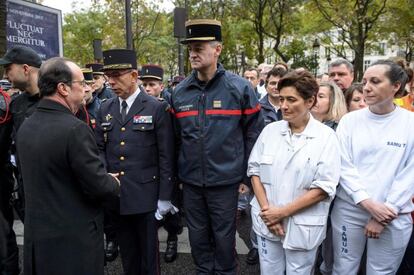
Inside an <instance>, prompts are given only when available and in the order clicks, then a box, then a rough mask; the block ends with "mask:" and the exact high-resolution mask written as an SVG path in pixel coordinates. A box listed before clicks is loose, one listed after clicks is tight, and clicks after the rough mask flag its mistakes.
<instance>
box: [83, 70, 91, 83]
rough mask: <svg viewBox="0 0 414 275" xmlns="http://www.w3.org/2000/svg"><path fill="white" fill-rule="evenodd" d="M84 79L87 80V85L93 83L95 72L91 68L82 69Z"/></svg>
mask: <svg viewBox="0 0 414 275" xmlns="http://www.w3.org/2000/svg"><path fill="white" fill-rule="evenodd" d="M81 71H82V73H83V78H84V79H85V81H86V83H91V82H93V72H92V70H91V69H89V68H82V69H81Z"/></svg>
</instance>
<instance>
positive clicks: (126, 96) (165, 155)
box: [95, 49, 174, 275]
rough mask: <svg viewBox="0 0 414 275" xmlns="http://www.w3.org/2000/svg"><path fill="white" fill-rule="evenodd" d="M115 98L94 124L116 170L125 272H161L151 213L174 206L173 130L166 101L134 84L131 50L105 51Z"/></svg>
mask: <svg viewBox="0 0 414 275" xmlns="http://www.w3.org/2000/svg"><path fill="white" fill-rule="evenodd" d="M103 55H104V67H103V70H104V72H105V75H106V76H107V77H108V82H109V84H110V85H111V87H112V89H113V91H114V92H115V94H116V95H117V97H116V98H112V99H108V100H106V101H105V102H103V103H102V105H101V109H100V110H99V112H98V117H97V125H96V129H95V133H96V139H97V144H98V147H99V149H100V151H101V153H102V157H103V159H104V160H105V162H106V167H107V170H108V172H111V173H112V172H114V173H119V174H120V181H121V194H120V200H119V211H120V217H119V227H118V231H117V239H118V242H119V247H120V251H121V258H122V265H123V268H124V272H125V274H126V275H130V274H159V270H160V269H159V268H160V267H159V255H158V236H157V229H158V228H157V222H156V218H155V216H157V217H158V218H160V219H161V218H162V215H165V214H166V213H168V212H169V211H171V210H172V208H173V207H172V204H171V202H170V198H171V192H172V189H173V168H174V136H173V129H172V122H171V117H170V113H169V105H168V103H166V102H165V101H162V102H161V101H159V100H157V99H155V98H154V97H152V96H150V95H148V94H147V93H146V92H145V91H144V90H143V89H140V87H139V86H138V83H137V81H138V71H137V62H136V54H135V51H133V50H126V49H113V50H108V51H104V52H103Z"/></svg>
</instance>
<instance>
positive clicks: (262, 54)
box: [63, 0, 414, 75]
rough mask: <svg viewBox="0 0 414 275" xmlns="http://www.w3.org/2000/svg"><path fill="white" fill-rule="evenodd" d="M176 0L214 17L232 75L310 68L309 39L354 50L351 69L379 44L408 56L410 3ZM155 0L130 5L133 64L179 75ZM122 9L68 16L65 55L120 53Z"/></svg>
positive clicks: (99, 1)
mask: <svg viewBox="0 0 414 275" xmlns="http://www.w3.org/2000/svg"><path fill="white" fill-rule="evenodd" d="M174 2H175V5H176V6H180V7H184V4H185V2H187V5H188V9H189V13H188V17H189V18H190V19H195V18H214V19H217V20H220V21H221V22H222V34H223V44H224V47H223V52H222V54H221V56H220V60H221V62H222V63H223V64H224V66H225V67H226V68H227V69H230V70H233V71H235V72H241V71H242V67H241V66H242V56H245V64H244V65H246V66H256V65H257V64H258V63H261V62H264V61H265V60H268V59H271V60H276V59H278V60H280V59H281V60H283V61H285V62H289V63H291V64H292V66H293V67H307V68H308V69H310V70H312V69H313V68H314V66H315V64H313V63H312V62H313V60H314V58H313V55H312V43H310V42H309V41H310V40H312V41H313V39H315V38H316V37H318V38H319V41H320V42H321V44H322V45H324V46H327V47H329V48H330V49H331V51H332V53H333V54H336V55H338V56H343V57H345V56H346V54H345V51H346V49H351V50H353V51H354V54H353V57H355V60H354V62H355V64H356V66H357V70H362V69H361V68H362V65H361V64H363V63H362V62H363V61H362V60H363V54H364V51H365V49H367V48H370V49H375V47H376V46H375V43H374V42H377V41H381V40H383V39H387V40H389V41H390V42H392V43H393V44H397V45H400V46H401V47H404V48H405V49H406V59H407V60H409V59H411V58H412V54H413V47H414V34H413V28H412V26H414V4H413V0H393V1H391V0H388V2H387V0H350V1H343V0H311V1H309V0H175V1H174ZM161 3H162V1H148V0H135V1H132V24H133V27H132V29H133V45H134V49H135V50H136V52H137V59H138V62H139V64H141V65H142V64H145V63H156V64H160V65H162V66H163V67H164V69H165V71H166V74H167V75H174V74H177V73H178V68H177V67H178V66H177V63H178V61H177V56H178V45H177V39H176V38H174V37H173V14H172V13H171V12H170V13H168V12H166V11H164V10H162V9H161ZM384 3H386V4H387V5H386V7H385V8H383V5H384ZM75 5H76V4H75ZM124 8H125V7H124V1H119V0H95V1H94V2H93V4H92V6H91V8H90V9H88V10H75V11H74V12H73V13H71V14H68V15H66V16H65V18H64V28H63V35H64V54H65V56H67V57H69V58H71V59H73V60H74V61H76V62H78V63H79V64H82V65H83V64H85V63H88V62H91V61H93V50H92V40H93V39H102V46H103V49H104V50H105V49H110V48H125V44H126V43H125V15H124V13H125V12H124ZM334 29H339V30H340V34H341V36H340V37H339V40H337V39H334V38H333V36H332V32H331V31H332V30H334ZM187 67H188V63H187ZM358 68H359V69H358ZM359 75H360V72H359Z"/></svg>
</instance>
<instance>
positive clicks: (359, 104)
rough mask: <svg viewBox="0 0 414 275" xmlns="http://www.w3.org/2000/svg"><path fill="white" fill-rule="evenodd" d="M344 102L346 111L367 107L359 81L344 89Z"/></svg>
mask: <svg viewBox="0 0 414 275" xmlns="http://www.w3.org/2000/svg"><path fill="white" fill-rule="evenodd" d="M345 102H346V107H347V108H348V112H352V111H356V110H359V109H362V108H365V107H367V104H366V103H365V98H364V93H363V92H362V84H361V83H354V84H352V85H351V87H349V88H348V89H347V90H346V91H345Z"/></svg>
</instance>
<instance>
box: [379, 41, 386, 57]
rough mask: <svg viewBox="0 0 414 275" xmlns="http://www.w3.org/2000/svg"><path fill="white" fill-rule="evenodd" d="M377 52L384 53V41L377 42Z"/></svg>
mask: <svg viewBox="0 0 414 275" xmlns="http://www.w3.org/2000/svg"><path fill="white" fill-rule="evenodd" d="M379 54H380V55H384V54H385V43H383V42H382V43H379Z"/></svg>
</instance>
